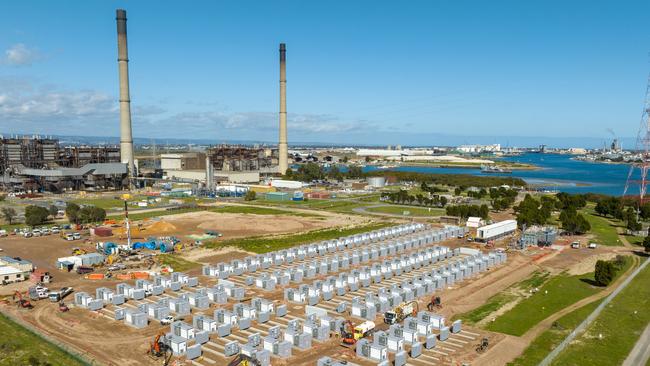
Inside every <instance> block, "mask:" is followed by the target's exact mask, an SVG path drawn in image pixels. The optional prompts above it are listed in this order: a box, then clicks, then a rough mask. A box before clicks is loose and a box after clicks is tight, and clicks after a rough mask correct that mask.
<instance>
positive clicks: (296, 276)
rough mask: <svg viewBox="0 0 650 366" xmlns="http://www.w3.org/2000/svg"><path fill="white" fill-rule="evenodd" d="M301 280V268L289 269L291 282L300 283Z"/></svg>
mask: <svg viewBox="0 0 650 366" xmlns="http://www.w3.org/2000/svg"><path fill="white" fill-rule="evenodd" d="M302 280H303V271H302V269H294V270H292V271H291V282H293V283H301V282H302Z"/></svg>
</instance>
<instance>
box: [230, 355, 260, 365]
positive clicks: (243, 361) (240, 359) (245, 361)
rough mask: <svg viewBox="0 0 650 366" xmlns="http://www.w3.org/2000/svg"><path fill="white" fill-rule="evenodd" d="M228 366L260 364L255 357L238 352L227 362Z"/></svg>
mask: <svg viewBox="0 0 650 366" xmlns="http://www.w3.org/2000/svg"><path fill="white" fill-rule="evenodd" d="M228 366H261V364H260V363H259V361H257V360H256V359H254V358H252V357H250V356H246V355H245V354H242V353H240V354H238V355H237V356H235V358H233V359H232V361H230V362H229V363H228Z"/></svg>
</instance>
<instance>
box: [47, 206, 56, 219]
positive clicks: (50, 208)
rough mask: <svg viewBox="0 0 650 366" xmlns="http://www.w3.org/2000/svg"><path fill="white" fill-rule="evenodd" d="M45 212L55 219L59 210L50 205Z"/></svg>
mask: <svg viewBox="0 0 650 366" xmlns="http://www.w3.org/2000/svg"><path fill="white" fill-rule="evenodd" d="M47 210H48V211H49V213H50V216H52V217H53V218H55V217H56V215H57V214H58V213H59V208H58V207H56V206H54V205H50V207H48V209H47Z"/></svg>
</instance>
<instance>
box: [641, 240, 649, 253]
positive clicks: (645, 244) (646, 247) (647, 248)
mask: <svg viewBox="0 0 650 366" xmlns="http://www.w3.org/2000/svg"><path fill="white" fill-rule="evenodd" d="M643 248H645V252H646V253H650V236H646V237H645V238H643Z"/></svg>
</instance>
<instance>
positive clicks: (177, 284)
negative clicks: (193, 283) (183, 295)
mask: <svg viewBox="0 0 650 366" xmlns="http://www.w3.org/2000/svg"><path fill="white" fill-rule="evenodd" d="M169 289H170V290H172V291H180V290H181V283H180V282H170V283H169Z"/></svg>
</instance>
